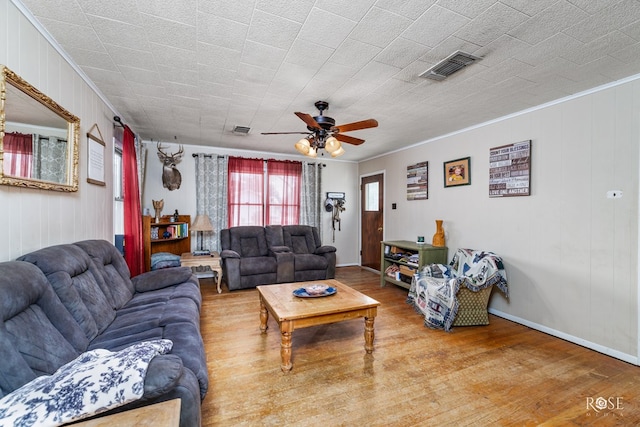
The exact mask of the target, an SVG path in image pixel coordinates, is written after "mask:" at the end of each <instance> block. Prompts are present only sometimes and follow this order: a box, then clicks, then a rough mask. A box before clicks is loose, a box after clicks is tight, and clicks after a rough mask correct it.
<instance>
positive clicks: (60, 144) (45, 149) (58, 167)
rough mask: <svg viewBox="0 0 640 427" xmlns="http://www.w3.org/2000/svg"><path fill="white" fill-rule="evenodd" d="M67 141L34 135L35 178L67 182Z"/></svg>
mask: <svg viewBox="0 0 640 427" xmlns="http://www.w3.org/2000/svg"><path fill="white" fill-rule="evenodd" d="M66 160H67V141H66V140H64V139H58V138H56V137H55V136H43V135H36V134H34V135H33V177H34V178H37V179H41V180H44V181H51V182H57V183H64V182H66V180H67V175H66V173H67V162H66Z"/></svg>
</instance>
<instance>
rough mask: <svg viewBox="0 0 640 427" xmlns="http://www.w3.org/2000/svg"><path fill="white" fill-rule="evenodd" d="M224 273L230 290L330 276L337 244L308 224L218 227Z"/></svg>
mask: <svg viewBox="0 0 640 427" xmlns="http://www.w3.org/2000/svg"><path fill="white" fill-rule="evenodd" d="M220 246H221V249H222V252H221V253H220V257H221V258H222V271H223V277H224V278H225V280H226V281H227V286H228V287H229V290H236V289H247V288H255V287H256V286H258V285H268V284H274V283H289V282H301V281H309V280H323V279H333V278H334V277H335V275H336V248H335V247H333V246H328V245H322V242H321V240H320V236H319V234H318V229H317V228H316V227H311V226H308V225H268V226H266V227H259V226H240V227H231V228H228V229H224V230H220Z"/></svg>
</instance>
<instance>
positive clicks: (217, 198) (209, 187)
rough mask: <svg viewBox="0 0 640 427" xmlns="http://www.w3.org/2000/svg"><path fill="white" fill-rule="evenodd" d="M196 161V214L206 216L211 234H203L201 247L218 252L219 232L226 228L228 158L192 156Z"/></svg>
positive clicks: (206, 155)
mask: <svg viewBox="0 0 640 427" xmlns="http://www.w3.org/2000/svg"><path fill="white" fill-rule="evenodd" d="M194 157H195V161H196V214H197V215H202V214H204V215H208V216H209V220H210V221H211V225H213V233H203V247H204V248H205V249H209V250H211V251H217V252H220V238H219V234H218V233H219V232H220V230H222V229H224V228H227V224H228V217H227V188H228V185H229V183H228V176H227V172H228V163H229V156H218V155H215V154H214V155H211V154H203V153H199V154H194Z"/></svg>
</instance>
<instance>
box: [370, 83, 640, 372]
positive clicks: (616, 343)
mask: <svg viewBox="0 0 640 427" xmlns="http://www.w3.org/2000/svg"><path fill="white" fill-rule="evenodd" d="M639 131H640V81H638V80H635V81H631V82H627V83H624V84H621V85H619V86H616V87H609V88H604V89H603V90H599V91H597V92H594V93H591V94H585V95H584V96H581V97H578V98H574V99H570V100H565V102H561V103H557V104H554V105H548V106H546V107H545V108H541V109H538V110H535V111H530V112H526V113H524V114H521V115H518V116H515V117H511V118H507V119H504V120H502V121H498V122H494V123H490V124H486V125H484V126H481V127H478V128H475V129H469V130H466V131H463V132H461V133H457V134H453V135H449V136H446V137H443V138H441V139H438V140H435V141H431V142H428V143H425V144H422V145H418V146H415V147H412V148H410V149H407V150H404V151H399V152H396V153H393V154H389V155H386V156H383V157H380V158H376V159H371V160H369V161H365V162H362V163H361V164H360V170H359V174H360V175H366V174H367V173H369V172H371V171H378V170H386V176H385V178H386V188H387V193H386V200H385V211H386V223H385V238H387V239H408V240H413V239H414V238H415V236H417V235H425V236H427V240H430V238H431V236H433V233H434V232H435V222H434V221H435V220H436V219H442V220H444V228H445V232H446V238H447V246H448V247H449V259H451V256H452V255H453V253H454V251H455V249H456V248H458V247H468V248H474V249H485V250H491V251H495V252H496V253H498V254H500V255H502V256H503V258H504V261H505V263H506V269H507V274H508V281H509V288H510V293H511V295H510V298H509V300H506V299H505V298H503V297H502V296H501V294H499V293H498V292H496V291H494V293H493V296H492V300H491V303H490V306H491V308H492V311H493V312H495V313H497V314H501V315H503V316H505V317H508V318H511V319H513V320H516V321H519V322H521V323H524V324H528V325H530V326H532V327H536V328H538V329H542V330H544V331H546V332H549V333H552V334H555V335H558V336H561V337H563V338H566V339H569V340H572V341H574V342H578V343H580V344H583V345H586V346H589V347H591V348H594V349H597V350H599V351H602V352H605V353H609V354H612V355H614V356H615V357H619V358H622V359H624V360H627V361H631V362H634V363H637V356H638V352H637V348H638V310H637V308H638V296H637V292H638V291H637V290H638V163H639V162H638V158H639V150H638V141H639V136H640V132H639ZM528 139H531V140H532V183H531V186H532V195H531V196H529V197H512V198H504V199H498V198H489V197H488V193H489V190H488V179H489V176H488V175H489V173H488V169H489V149H490V148H491V147H497V146H501V145H505V144H510V143H514V142H519V141H523V140H528ZM466 156H470V157H471V185H469V186H461V187H453V188H444V185H443V162H445V161H448V160H453V159H457V158H461V157H466ZM420 161H428V162H429V199H428V200H425V201H411V202H409V201H407V200H406V195H405V194H406V168H407V166H408V165H412V164H415V163H417V162H420ZM607 190H622V191H623V194H624V197H623V198H621V199H607V198H606V197H605V194H606V192H607ZM394 202H395V203H397V204H398V209H397V210H391V203H394Z"/></svg>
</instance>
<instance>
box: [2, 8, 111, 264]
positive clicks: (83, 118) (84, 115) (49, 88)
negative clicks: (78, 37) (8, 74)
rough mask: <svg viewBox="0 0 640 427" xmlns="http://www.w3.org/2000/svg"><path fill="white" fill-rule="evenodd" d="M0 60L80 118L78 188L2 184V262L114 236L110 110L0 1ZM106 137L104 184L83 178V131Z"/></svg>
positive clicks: (43, 39)
mask: <svg viewBox="0 0 640 427" xmlns="http://www.w3.org/2000/svg"><path fill="white" fill-rule="evenodd" d="M0 28H2V31H0V64H3V65H6V66H7V67H9V68H10V69H11V70H12V71H14V72H16V73H17V74H18V75H20V77H22V78H23V79H25V80H26V81H27V82H29V83H30V84H31V85H33V86H35V87H36V88H38V89H39V90H40V91H42V92H43V93H45V94H46V95H48V96H49V97H51V98H52V99H53V100H55V101H56V102H57V103H58V104H60V105H61V106H62V107H64V108H65V109H67V110H68V111H70V112H71V113H72V114H74V115H76V116H78V117H79V118H80V141H79V149H80V151H79V154H80V157H79V168H78V169H79V173H80V176H79V189H78V191H77V192H74V193H62V192H57V191H45V190H34V189H21V188H18V187H10V186H4V185H3V186H0V207H1V209H0V221H1V222H2V224H4V229H5V232H4V235H3V237H2V239H1V241H2V243H1V244H0V261H7V260H11V259H15V258H16V257H18V256H20V255H23V254H25V253H28V252H31V251H33V250H36V249H39V248H42V247H45V246H50V245H54V244H59V243H70V242H75V241H78V240H83V239H89V238H102V239H107V240H109V241H113V216H112V203H113V197H112V185H111V180H112V174H113V173H112V169H113V166H112V159H111V158H110V157H111V156H110V153H112V150H113V146H112V133H113V132H112V125H111V119H112V117H113V112H112V111H111V110H110V109H109V108H108V107H107V106H106V105H105V103H104V102H102V101H101V100H100V98H99V97H98V96H97V95H96V93H95V92H94V91H93V90H92V89H91V87H89V86H88V85H87V84H86V83H85V82H84V81H83V80H82V78H81V77H80V75H79V74H78V73H76V72H75V71H74V69H73V68H72V67H71V66H70V65H69V64H68V63H67V62H66V61H65V60H64V58H63V57H62V56H61V55H60V54H59V53H58V52H57V51H56V50H55V49H54V48H53V47H52V45H51V44H50V43H49V42H48V41H47V39H46V38H45V37H43V35H42V34H41V33H40V32H39V31H38V30H37V29H36V28H35V27H34V26H33V25H32V24H31V23H30V22H29V21H28V20H27V18H26V17H25V16H24V15H23V14H22V13H21V12H20V10H18V9H17V8H16V7H15V6H14V5H13V4H12V3H11V2H10V1H8V0H0ZM94 123H97V124H98V126H99V127H100V130H101V132H102V135H103V136H104V138H105V139H106V141H105V142H106V144H107V146H106V149H105V153H106V156H105V157H106V164H105V179H106V182H107V185H106V186H105V187H101V186H96V185H92V184H88V183H87V163H86V162H87V151H86V136H85V135H86V133H87V131H88V130H89V128H90V127H91V126H92V125H93V124H94Z"/></svg>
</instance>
